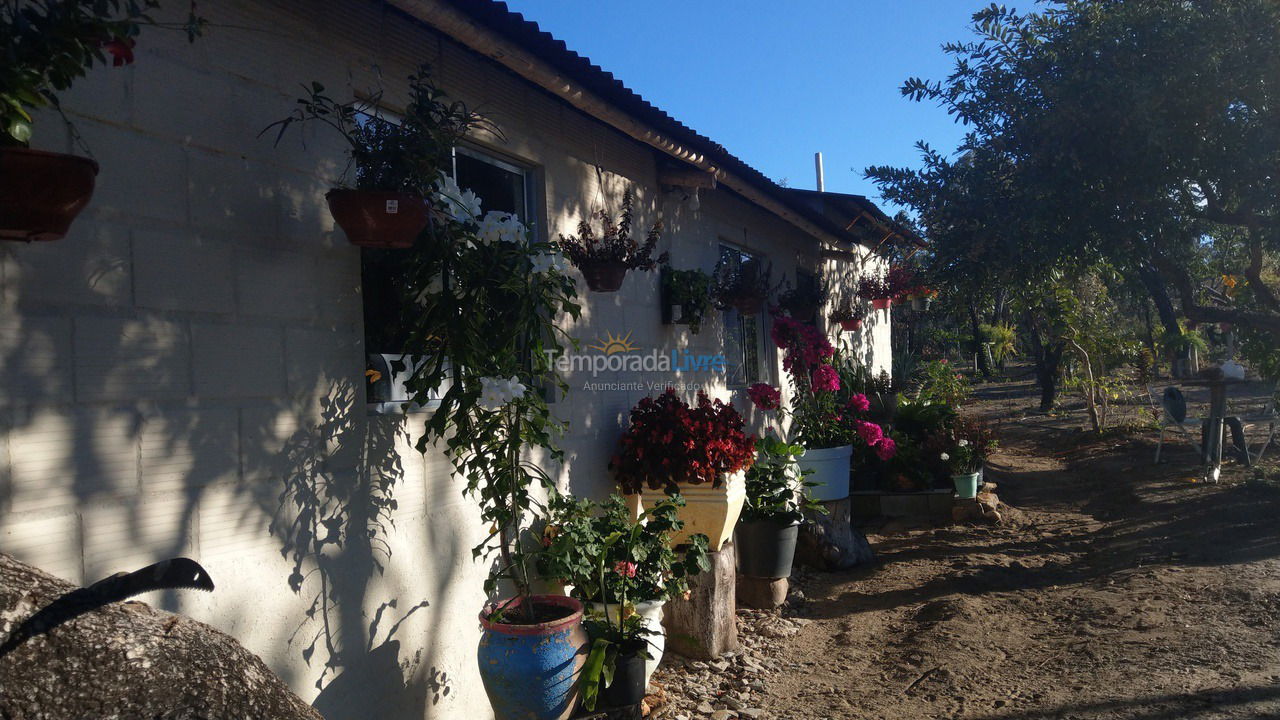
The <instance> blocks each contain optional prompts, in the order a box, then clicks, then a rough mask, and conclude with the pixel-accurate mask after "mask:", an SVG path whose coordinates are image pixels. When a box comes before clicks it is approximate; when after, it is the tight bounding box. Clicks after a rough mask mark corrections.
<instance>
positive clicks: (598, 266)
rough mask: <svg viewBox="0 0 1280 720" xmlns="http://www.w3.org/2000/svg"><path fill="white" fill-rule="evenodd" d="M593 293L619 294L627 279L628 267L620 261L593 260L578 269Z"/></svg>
mask: <svg viewBox="0 0 1280 720" xmlns="http://www.w3.org/2000/svg"><path fill="white" fill-rule="evenodd" d="M578 269H579V270H581V271H582V277H584V278H586V280H587V289H588V290H590V291H591V292H617V290H618V288H620V287H622V281H623V280H624V279H626V277H627V266H626V264H625V263H622V262H620V261H618V260H591V261H587V262H584V263H582V265H580V266H579V267H578Z"/></svg>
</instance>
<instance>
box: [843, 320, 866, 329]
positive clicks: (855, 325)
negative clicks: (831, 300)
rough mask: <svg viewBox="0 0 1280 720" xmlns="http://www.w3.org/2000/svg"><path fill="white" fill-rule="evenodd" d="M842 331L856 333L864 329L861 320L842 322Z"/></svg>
mask: <svg viewBox="0 0 1280 720" xmlns="http://www.w3.org/2000/svg"><path fill="white" fill-rule="evenodd" d="M840 329H841V330H844V331H845V332H856V331H858V330H861V329H862V321H861V320H841V321H840Z"/></svg>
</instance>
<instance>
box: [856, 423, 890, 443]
mask: <svg viewBox="0 0 1280 720" xmlns="http://www.w3.org/2000/svg"><path fill="white" fill-rule="evenodd" d="M854 423H855V425H854V428H855V429H856V430H857V431H858V437H860V438H862V442H864V443H866V444H867V445H868V446H871V447H874V446H875V444H876V443H877V442H879V441H880V440H881V439H882V438H884V430H883V429H881V428H880V426H879V425H877V424H875V423H869V422H866V421H863V420H854Z"/></svg>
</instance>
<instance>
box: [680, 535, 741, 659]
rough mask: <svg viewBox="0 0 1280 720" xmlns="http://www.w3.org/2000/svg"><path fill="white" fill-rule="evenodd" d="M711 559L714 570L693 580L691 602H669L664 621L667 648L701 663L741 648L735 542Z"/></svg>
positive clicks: (690, 587) (729, 543)
mask: <svg viewBox="0 0 1280 720" xmlns="http://www.w3.org/2000/svg"><path fill="white" fill-rule="evenodd" d="M709 558H710V560H711V569H710V570H708V571H706V572H703V573H699V574H698V575H696V576H694V577H692V578H690V582H689V589H690V593H689V597H688V599H684V598H675V599H673V600H671V601H669V602H668V603H667V604H666V607H664V608H663V619H662V624H663V626H664V627H665V628H666V630H667V649H668V650H670V651H673V652H676V653H679V654H681V655H684V656H685V657H689V658H697V659H700V660H714V659H716V658H719V657H720V656H721V655H723V654H724V653H726V652H731V651H733V650H736V649H737V648H738V623H737V618H736V615H735V613H736V610H737V605H736V602H735V595H736V594H737V593H736V582H735V579H736V576H737V570H736V567H735V565H736V562H737V557H736V553H735V551H734V546H733V543H732V542H727V543H725V544H724V546H723V547H721V548H720V550H719V551H717V552H713V553H709Z"/></svg>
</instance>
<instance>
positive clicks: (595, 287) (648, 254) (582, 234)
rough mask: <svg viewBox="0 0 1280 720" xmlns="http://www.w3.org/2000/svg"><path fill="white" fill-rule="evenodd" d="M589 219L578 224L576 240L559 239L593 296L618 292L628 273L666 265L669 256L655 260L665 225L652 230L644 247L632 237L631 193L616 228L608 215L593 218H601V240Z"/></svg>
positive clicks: (626, 195) (624, 200)
mask: <svg viewBox="0 0 1280 720" xmlns="http://www.w3.org/2000/svg"><path fill="white" fill-rule="evenodd" d="M589 217H590V216H589ZM589 217H588V218H584V219H583V220H582V221H580V222H579V223H578V234H577V235H576V236H572V235H571V236H568V237H565V236H564V235H561V236H560V249H561V251H562V252H563V253H564V255H565V257H567V258H569V262H571V263H573V266H574V267H576V268H578V270H580V271H581V272H582V276H583V277H584V278H586V281H587V288H588V289H590V290H591V291H592V292H614V291H616V290H617V289H618V288H620V287H622V281H623V279H624V278H626V276H627V271H628V270H643V271H645V272H650V271H652V270H653V269H654V268H655V267H657V266H658V265H665V264H666V262H667V253H662V254H661V255H659V256H658V257H657V259H654V258H653V251H654V248H655V247H656V246H657V244H658V240H659V239H660V238H661V237H662V221H658V222H655V223H654V224H653V226H652V227H650V228H649V232H647V233H646V234H645V238H644V243H643V244H642V243H639V242H637V241H636V240H635V239H634V238H632V237H631V218H632V214H631V191H630V190H627V191H626V192H625V193H623V195H622V215H621V216H620V217H619V218H618V222H617V223H616V224H615V223H614V222H613V217H612V216H610V215H609V213H608V212H607V211H605V210H599V211H597V212H596V213H594V217H598V218H600V235H599V236H597V235H596V233H595V230H594V229H592V227H591V223H590V222H589V221H588V220H589Z"/></svg>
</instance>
